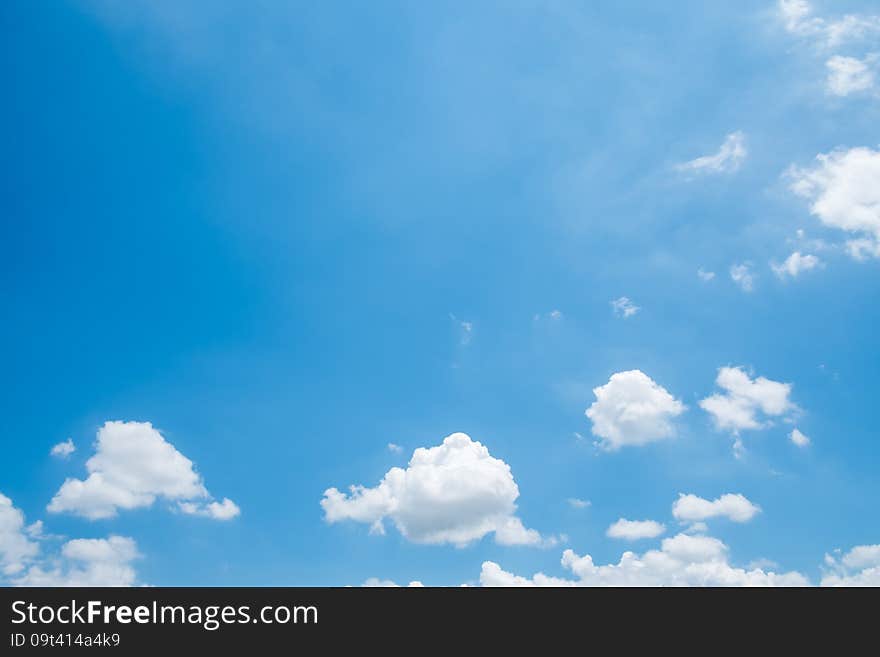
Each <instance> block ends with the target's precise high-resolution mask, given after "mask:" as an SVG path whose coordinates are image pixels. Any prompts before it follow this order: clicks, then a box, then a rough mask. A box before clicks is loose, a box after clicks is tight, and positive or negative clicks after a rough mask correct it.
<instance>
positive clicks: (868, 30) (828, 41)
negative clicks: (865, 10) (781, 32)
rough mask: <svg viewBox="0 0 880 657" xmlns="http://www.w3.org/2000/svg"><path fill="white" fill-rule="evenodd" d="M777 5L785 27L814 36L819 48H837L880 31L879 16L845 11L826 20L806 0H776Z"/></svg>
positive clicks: (797, 33)
mask: <svg viewBox="0 0 880 657" xmlns="http://www.w3.org/2000/svg"><path fill="white" fill-rule="evenodd" d="M778 8H779V15H780V17H781V18H782V21H783V24H784V25H785V29H786V30H788V31H789V32H790V33H792V34H795V35H797V36H800V37H806V38H811V39H814V40H815V42H816V44H817V45H818V46H819V47H820V48H826V49H827V48H836V47H838V46H841V45H843V44H846V43H852V42H856V41H859V40H862V39H866V38H870V37H871V36H872V35H875V34H880V16H873V15H862V14H846V15H844V16H843V17H841V18H838V19H835V20H828V19H825V18H821V17H819V16H815V15H814V14H813V8H812V6H811V4H810V3H809V2H807V1H806V0H779V4H778Z"/></svg>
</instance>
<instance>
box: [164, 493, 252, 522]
mask: <svg viewBox="0 0 880 657" xmlns="http://www.w3.org/2000/svg"><path fill="white" fill-rule="evenodd" d="M178 506H179V508H180V510H181V511H183V512H184V513H186V514H187V515H191V516H203V517H205V518H213V519H214V520H231V519H232V518H235V517H237V516H239V515H241V509H239V508H238V505H237V504H236V503H235V502H233V501H232V500H230V499H229V498H228V497H224V498H223V501H222V502H208V503H204V502H179V503H178Z"/></svg>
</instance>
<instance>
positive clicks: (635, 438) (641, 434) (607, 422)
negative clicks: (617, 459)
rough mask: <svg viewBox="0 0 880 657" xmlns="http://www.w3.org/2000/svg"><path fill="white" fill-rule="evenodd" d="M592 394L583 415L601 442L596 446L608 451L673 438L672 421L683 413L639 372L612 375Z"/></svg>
mask: <svg viewBox="0 0 880 657" xmlns="http://www.w3.org/2000/svg"><path fill="white" fill-rule="evenodd" d="M593 394H594V395H595V396H596V401H595V402H593V404H592V406H590V408H588V409H587V411H586V416H587V417H588V418H589V419H590V420H591V421H592V423H593V434H594V435H596V436H598V437H599V438H600V439H601V441H600V442H599V446H600V447H601V448H602V449H605V450H608V451H614V450H617V449H620V448H621V447H624V446H627V445H645V444H647V443H651V442H654V441H658V440H664V439H666V438H671V437H673V436H674V435H675V427H674V425H673V424H672V419H673V418H675V417H677V416H679V415H681V414H682V413H683V412H684V411H685V405H684V404H682V403H681V402H680V401H679V400H677V399H675V397H673V396H672V395H671V394H669V392H667V391H666V389H665V388H663V387H662V386H660V385H659V384H657V383H655V382H654V381H653V380H652V379H651V377H649V376H648V375H646V374H645V373H644V372H641V371H640V370H629V371H627V372H617V373H616V374H612V375H611V378H610V379H609V380H608V383H606V384H605V385H603V386H599V387H597V388H593Z"/></svg>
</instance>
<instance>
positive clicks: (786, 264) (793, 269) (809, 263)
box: [770, 251, 822, 278]
mask: <svg viewBox="0 0 880 657" xmlns="http://www.w3.org/2000/svg"><path fill="white" fill-rule="evenodd" d="M821 265H822V261H821V260H819V258H817V257H816V256H814V255H810V254H806V255H801V253H800V251H795V252H794V253H792V254H791V255H790V256H788V257H787V258H786V259H785V260H784V261H783V262H782V263H781V264H775V263H771V264H770V267H771V269H773V273H774V274H776V275H777V276H778V277H779V278H786V277H789V278H797V277H798V276H799V275H800V274H801V273H803V272H805V271H810V270H811V269H815V268H816V267H820V266H821Z"/></svg>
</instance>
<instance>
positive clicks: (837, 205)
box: [788, 148, 880, 259]
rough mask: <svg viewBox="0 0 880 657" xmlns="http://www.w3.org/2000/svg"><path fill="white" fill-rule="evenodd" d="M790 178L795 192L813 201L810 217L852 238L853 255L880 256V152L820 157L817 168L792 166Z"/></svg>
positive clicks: (862, 150) (847, 152)
mask: <svg viewBox="0 0 880 657" xmlns="http://www.w3.org/2000/svg"><path fill="white" fill-rule="evenodd" d="M788 176H789V178H790V179H791V189H792V191H794V192H795V193H796V194H797V195H799V196H801V197H803V198H806V199H808V200H809V201H810V202H811V205H810V212H811V214H813V215H814V216H816V217H818V218H819V220H820V221H821V222H822V223H823V224H824V225H826V226H829V227H831V228H837V229H840V230H843V231H846V232H847V233H849V234H850V235H852V236H853V239H851V240H849V241H848V242H847V246H848V249H849V252H850V255H852V256H853V257H854V258H857V259H863V258H865V257H866V256H874V257H880V151H875V150H872V149H870V148H851V149H849V150H837V151H832V152H830V153H823V154H819V155H817V156H816V165H815V166H814V167H812V168H798V167H792V168H790V169H789V171H788Z"/></svg>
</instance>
